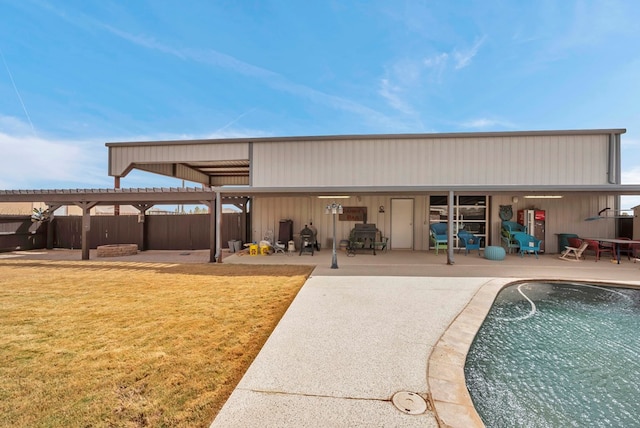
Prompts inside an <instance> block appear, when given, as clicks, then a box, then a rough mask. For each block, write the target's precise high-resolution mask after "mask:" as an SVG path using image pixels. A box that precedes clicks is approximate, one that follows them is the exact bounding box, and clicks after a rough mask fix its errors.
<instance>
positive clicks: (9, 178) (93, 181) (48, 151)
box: [0, 130, 110, 189]
mask: <svg viewBox="0 0 640 428" xmlns="http://www.w3.org/2000/svg"><path fill="white" fill-rule="evenodd" d="M0 141H2V146H3V149H2V151H3V156H2V157H0V170H1V171H2V177H0V188H2V189H20V188H21V189H24V188H47V189H51V188H60V187H64V188H66V187H87V186H89V187H91V186H95V185H100V186H104V185H105V184H106V183H108V182H110V180H109V178H108V175H107V160H106V149H105V150H98V149H96V147H101V148H102V147H104V143H99V142H96V143H95V144H93V145H92V147H93V149H90V148H87V142H86V141H70V140H67V141H64V140H47V139H46V138H42V137H36V136H33V135H20V134H13V135H12V134H8V133H5V132H3V131H1V130H0ZM83 147H84V148H83Z"/></svg>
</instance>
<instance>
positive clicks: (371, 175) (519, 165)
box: [106, 129, 640, 252]
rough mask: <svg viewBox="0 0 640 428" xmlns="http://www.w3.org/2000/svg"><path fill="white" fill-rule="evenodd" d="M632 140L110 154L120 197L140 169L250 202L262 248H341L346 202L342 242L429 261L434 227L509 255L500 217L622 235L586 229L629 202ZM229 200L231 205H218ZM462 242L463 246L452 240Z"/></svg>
mask: <svg viewBox="0 0 640 428" xmlns="http://www.w3.org/2000/svg"><path fill="white" fill-rule="evenodd" d="M625 132H626V130H625V129H595V130H561V131H528V132H485V133H448V134H399V135H342V136H310V137H280V138H278V137H270V138H240V139H217V140H191V141H149V142H118V143H115V142H114V143H107V144H106V145H107V147H108V150H109V175H111V176H113V177H114V180H115V187H116V188H118V187H120V182H121V179H122V178H124V177H126V175H127V174H128V173H129V172H130V171H132V170H133V169H139V170H144V171H148V172H152V173H156V174H161V175H166V176H170V177H175V178H178V179H184V180H188V181H192V182H195V183H200V184H202V185H204V186H205V187H210V188H211V189H212V191H213V192H215V193H216V195H222V196H236V197H240V196H243V197H248V198H250V203H249V207H250V210H249V211H250V212H249V216H250V225H251V239H252V240H253V241H259V240H260V239H262V238H263V237H264V236H269V235H271V236H273V237H274V239H275V240H278V236H277V235H278V224H279V222H280V221H281V220H283V219H291V220H293V222H294V230H295V231H296V232H297V231H299V230H301V229H302V228H303V227H304V226H305V225H306V224H308V223H310V222H313V224H314V225H315V226H316V227H317V229H318V240H319V241H320V243H321V245H323V246H328V245H331V243H332V238H333V236H332V233H331V232H332V227H331V226H332V225H331V223H332V216H331V215H326V214H325V208H326V206H327V204H328V203H331V202H333V201H336V202H337V203H340V204H341V205H342V206H343V207H344V208H345V209H346V213H345V214H343V215H341V216H340V219H339V221H338V226H337V227H338V229H337V234H336V236H337V239H344V238H346V237H347V236H348V235H349V233H350V231H351V230H352V228H353V227H354V225H355V224H356V223H363V222H364V223H373V224H375V225H376V227H377V228H378V230H379V231H380V233H381V234H383V235H384V236H385V237H388V238H389V244H388V245H389V247H390V248H391V249H393V250H426V249H428V248H429V240H428V230H429V225H430V223H432V222H440V221H448V222H451V224H453V226H454V227H453V228H452V229H453V230H454V231H455V230H456V229H458V228H461V227H469V228H472V229H473V230H475V231H476V232H477V233H479V234H481V235H483V236H484V237H485V238H486V243H487V244H489V245H500V222H501V219H500V217H499V209H500V206H501V205H511V207H512V209H513V212H516V211H517V210H520V209H530V208H535V209H540V210H544V211H545V212H546V213H547V219H546V224H547V228H546V238H545V239H546V244H547V245H546V246H547V248H549V249H550V250H552V252H553V250H554V249H555V248H556V244H557V234H559V233H576V234H583V235H584V234H588V235H598V236H614V235H615V234H616V230H615V228H616V224H615V222H614V221H598V222H586V221H585V219H587V218H592V217H593V216H594V215H595V214H597V213H598V212H600V211H601V210H602V209H603V208H605V207H609V208H611V210H610V212H611V213H616V212H618V210H619V208H620V207H619V199H620V198H619V196H620V195H624V194H632V195H637V194H640V185H622V184H621V178H620V176H621V172H620V165H621V159H620V138H621V135H622V134H624V133H625ZM217 199H218V200H220V199H221V198H220V197H218V198H217ZM453 239H454V240H455V236H453Z"/></svg>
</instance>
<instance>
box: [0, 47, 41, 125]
mask: <svg viewBox="0 0 640 428" xmlns="http://www.w3.org/2000/svg"><path fill="white" fill-rule="evenodd" d="M0 57H2V62H3V63H4V68H6V69H7V73H8V74H9V79H11V84H12V85H13V89H14V90H15V91H16V95H17V96H18V99H19V100H20V104H21V105H22V110H24V114H25V116H27V120H28V121H29V125H31V130H32V131H33V135H34V136H36V137H37V136H38V134H37V133H36V128H35V127H34V126H33V122H31V116H29V112H28V111H27V106H25V105H24V101H22V96H21V95H20V91H18V87H17V86H16V82H15V81H14V80H13V75H12V74H11V70H9V65H8V64H7V61H6V60H5V59H4V54H3V53H2V49H0Z"/></svg>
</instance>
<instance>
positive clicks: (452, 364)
mask: <svg viewBox="0 0 640 428" xmlns="http://www.w3.org/2000/svg"><path fill="white" fill-rule="evenodd" d="M528 281H536V282H539V281H548V282H567V281H566V280H558V279H541V278H494V279H491V280H489V281H487V282H486V283H485V284H483V285H482V286H481V287H480V289H478V291H477V292H476V293H475V295H474V296H473V297H472V298H471V300H470V301H469V303H468V304H467V305H466V306H465V307H464V309H463V310H462V311H461V312H460V313H459V314H458V316H457V317H456V318H455V319H454V320H453V321H452V322H451V324H450V325H449V327H448V328H447V329H446V330H445V332H444V333H443V334H442V336H440V339H438V341H437V342H436V345H435V346H434V347H433V350H432V352H431V355H430V356H429V362H428V365H427V367H428V370H427V383H428V385H429V390H430V393H431V394H430V397H429V398H430V402H431V408H432V409H433V413H434V416H435V417H436V420H437V421H438V425H439V426H441V427H450V428H458V427H459V428H484V427H485V425H484V423H483V422H482V419H481V418H480V415H478V412H477V411H476V408H475V406H474V405H473V401H472V400H471V395H470V394H469V391H468V390H467V384H466V380H465V376H464V366H465V362H466V358H467V353H468V352H469V349H470V347H471V344H472V343H473V339H474V338H475V336H476V334H477V333H478V330H479V329H480V327H481V326H482V323H483V322H484V320H485V318H486V317H487V314H488V313H489V310H490V309H491V306H492V305H493V302H494V301H495V298H496V296H497V295H498V293H499V292H500V291H501V290H502V289H503V288H505V287H506V286H509V285H513V284H518V283H522V282H528ZM576 282H590V283H595V284H599V285H602V286H616V287H630V288H640V282H636V281H633V282H627V281H610V282H603V281H602V280H594V281H589V280H584V279H580V280H576Z"/></svg>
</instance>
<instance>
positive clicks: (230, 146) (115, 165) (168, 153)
mask: <svg viewBox="0 0 640 428" xmlns="http://www.w3.org/2000/svg"><path fill="white" fill-rule="evenodd" d="M109 152H110V155H111V156H110V162H111V165H110V166H109V173H110V174H113V175H121V174H122V173H123V172H124V171H125V170H126V169H127V168H128V167H129V165H131V164H132V163H162V162H167V163H175V162H188V161H201V160H237V159H249V144H248V143H211V144H192V145H190V144H172V145H166V144H162V143H160V144H157V145H145V146H135V147H134V146H123V147H117V146H112V147H109Z"/></svg>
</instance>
